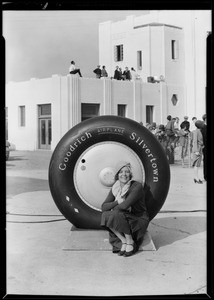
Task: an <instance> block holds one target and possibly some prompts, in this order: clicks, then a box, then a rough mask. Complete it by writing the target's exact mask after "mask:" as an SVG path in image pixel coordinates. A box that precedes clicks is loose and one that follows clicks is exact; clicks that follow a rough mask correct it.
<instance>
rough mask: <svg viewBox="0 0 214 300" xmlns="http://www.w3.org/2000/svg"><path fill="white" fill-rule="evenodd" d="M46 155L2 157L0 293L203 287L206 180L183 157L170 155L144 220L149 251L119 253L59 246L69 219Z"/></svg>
mask: <svg viewBox="0 0 214 300" xmlns="http://www.w3.org/2000/svg"><path fill="white" fill-rule="evenodd" d="M50 157H51V152H48V151H32V152H31V151H26V152H22V151H13V152H11V157H10V159H9V161H8V162H7V207H6V209H7V294H26V295H29V294H35V295H71V296H74V295H82V296H84V295H87V296H124V295H127V296H132V295H168V294H170V295H174V294H181V295H182V294H204V293H206V184H205V183H203V184H201V185H199V184H195V183H194V182H193V170H192V169H191V168H189V167H188V161H187V162H186V166H185V168H182V167H181V166H180V162H179V160H178V159H176V160H175V164H174V165H171V166H170V170H171V184H170V190H169V193H168V197H167V199H166V201H165V203H164V205H163V207H162V209H161V211H160V213H159V214H158V215H157V216H156V217H155V218H154V219H153V220H152V221H151V223H150V225H149V229H148V230H149V232H150V234H151V236H152V239H153V242H154V244H155V247H156V249H157V251H141V252H139V253H137V254H136V255H134V256H132V257H129V258H124V257H119V256H118V255H115V254H112V253H111V251H98V250H93V251H64V250H63V247H64V245H65V243H66V240H67V239H68V236H69V233H70V229H71V224H70V223H69V222H68V221H67V220H66V219H65V218H64V216H62V215H61V213H60V212H59V210H58V209H57V207H56V205H55V203H54V201H53V200H52V197H51V195H50V192H49V188H48V165H49V161H50ZM200 175H201V177H202V168H200ZM15 183H16V184H15ZM17 183H18V185H17Z"/></svg>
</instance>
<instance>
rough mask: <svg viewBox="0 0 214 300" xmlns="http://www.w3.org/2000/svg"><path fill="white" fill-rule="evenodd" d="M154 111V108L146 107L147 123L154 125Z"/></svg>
mask: <svg viewBox="0 0 214 300" xmlns="http://www.w3.org/2000/svg"><path fill="white" fill-rule="evenodd" d="M153 110H154V106H150V105H146V123H149V124H152V122H153Z"/></svg>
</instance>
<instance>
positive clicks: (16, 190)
mask: <svg viewBox="0 0 214 300" xmlns="http://www.w3.org/2000/svg"><path fill="white" fill-rule="evenodd" d="M48 190H49V184H48V180H45V179H36V178H28V177H17V176H8V177H7V181H6V191H7V195H17V194H22V193H27V192H34V191H48Z"/></svg>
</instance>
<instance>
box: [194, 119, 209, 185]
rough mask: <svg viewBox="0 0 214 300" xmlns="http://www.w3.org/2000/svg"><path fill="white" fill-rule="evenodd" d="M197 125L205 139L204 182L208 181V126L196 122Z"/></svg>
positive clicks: (203, 150)
mask: <svg viewBox="0 0 214 300" xmlns="http://www.w3.org/2000/svg"><path fill="white" fill-rule="evenodd" d="M196 124H197V126H198V128H199V129H200V130H201V134H202V137H203V144H204V147H203V149H202V153H203V173H204V180H205V181H207V124H205V122H203V121H200V120H198V121H196V122H195V125H196Z"/></svg>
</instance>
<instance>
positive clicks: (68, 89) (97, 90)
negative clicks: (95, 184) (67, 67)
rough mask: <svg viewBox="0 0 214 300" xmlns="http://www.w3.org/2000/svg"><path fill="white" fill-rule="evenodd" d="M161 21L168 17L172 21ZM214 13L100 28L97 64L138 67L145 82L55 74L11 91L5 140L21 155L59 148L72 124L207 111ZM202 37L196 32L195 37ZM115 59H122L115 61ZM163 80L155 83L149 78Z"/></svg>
mask: <svg viewBox="0 0 214 300" xmlns="http://www.w3.org/2000/svg"><path fill="white" fill-rule="evenodd" d="M163 20H167V23H166V22H165V21H163ZM207 31H210V12H206V11H205V12H191V11H184V12H183V14H182V17H181V14H180V17H179V14H178V15H177V14H176V13H174V15H173V13H171V12H168V11H167V12H162V11H159V12H152V13H151V14H149V15H143V16H142V17H137V18H135V17H134V16H129V17H127V18H126V20H124V21H121V22H116V23H111V22H105V23H101V24H100V27H99V32H100V35H99V55H100V58H99V60H100V64H101V65H105V66H106V69H107V70H108V73H110V74H112V75H113V73H114V69H115V66H116V65H119V66H121V67H122V68H124V67H125V66H130V67H134V68H135V69H136V70H137V72H138V73H139V74H140V75H141V78H142V79H143V81H142V80H136V81H118V80H111V79H109V78H106V79H104V80H100V79H90V78H78V77H76V76H71V75H68V76H60V75H53V76H52V77H51V78H45V79H35V78H32V79H31V80H29V81H25V82H10V83H8V84H7V86H6V112H7V115H6V122H7V124H8V125H7V137H8V139H9V141H10V142H11V143H13V144H15V146H16V149H17V150H36V149H52V150H53V149H54V148H55V146H56V145H57V143H58V142H59V140H60V139H61V137H62V136H63V135H64V134H65V133H66V132H67V131H68V130H69V129H70V128H72V127H73V126H74V125H76V124H77V123H79V122H81V121H82V120H84V119H87V118H90V117H93V116H97V115H120V116H124V117H128V118H131V119H134V120H136V121H137V122H143V124H146V122H150V123H151V122H156V123H157V124H161V123H162V124H165V123H166V117H167V115H169V114H171V115H172V116H178V117H179V118H180V119H181V120H182V118H183V116H184V115H188V116H189V118H191V117H193V116H196V117H198V118H201V116H202V114H203V113H204V112H205V87H206V36H207ZM196 32H197V34H196ZM115 60H117V61H115ZM160 75H163V77H164V81H160V82H156V83H151V82H147V77H150V76H160Z"/></svg>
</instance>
